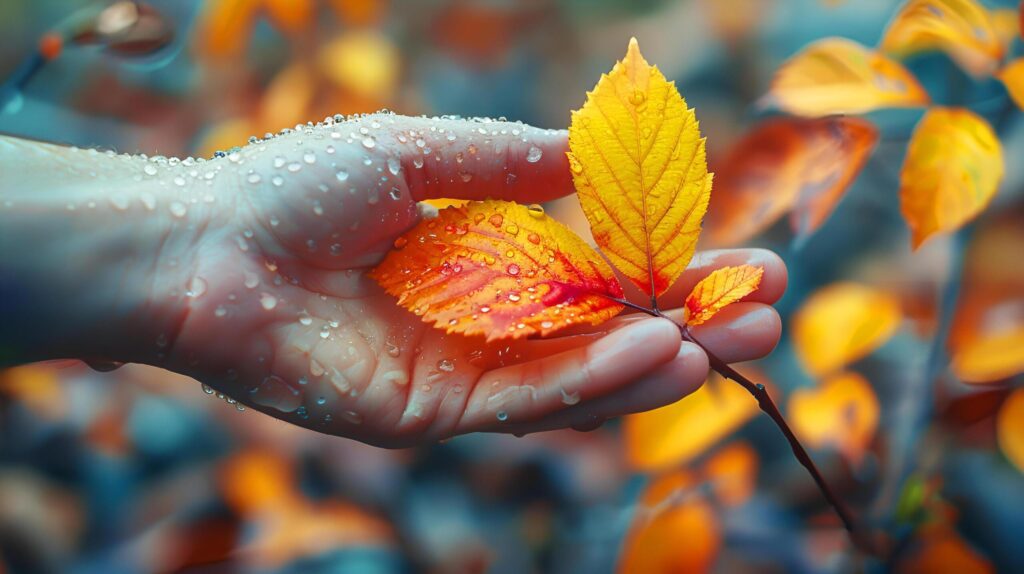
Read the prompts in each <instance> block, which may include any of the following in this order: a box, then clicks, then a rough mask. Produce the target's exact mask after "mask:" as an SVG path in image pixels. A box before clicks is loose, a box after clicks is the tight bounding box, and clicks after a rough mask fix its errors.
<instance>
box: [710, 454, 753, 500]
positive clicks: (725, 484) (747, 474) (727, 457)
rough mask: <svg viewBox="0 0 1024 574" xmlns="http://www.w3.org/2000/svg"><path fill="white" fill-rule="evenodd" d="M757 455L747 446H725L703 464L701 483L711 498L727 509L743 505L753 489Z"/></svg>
mask: <svg viewBox="0 0 1024 574" xmlns="http://www.w3.org/2000/svg"><path fill="white" fill-rule="evenodd" d="M757 468H758V459H757V451H756V450H754V447H752V446H750V443H747V442H734V443H731V444H728V445H726V446H724V447H722V448H721V449H719V451H718V452H716V453H715V454H713V455H712V456H711V458H709V459H708V461H707V462H706V463H704V469H703V471H704V472H703V475H704V479H705V480H707V481H708V482H709V483H710V484H711V489H712V492H714V493H715V498H716V499H717V500H718V501H719V502H721V503H722V504H725V505H727V506H738V505H740V504H743V503H744V502H746V501H747V499H749V498H750V497H751V496H752V495H753V494H754V489H755V488H756V487H757Z"/></svg>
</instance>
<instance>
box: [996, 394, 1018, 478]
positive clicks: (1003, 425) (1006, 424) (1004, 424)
mask: <svg viewBox="0 0 1024 574" xmlns="http://www.w3.org/2000/svg"><path fill="white" fill-rule="evenodd" d="M996 438H997V439H998V441H999V448H1000V449H1002V451H1003V454H1005V455H1006V458H1008V459H1010V462H1012V463H1013V465H1014V466H1016V467H1017V470H1019V471H1021V472H1022V473H1024V389H1017V390H1015V391H1013V392H1012V393H1010V396H1008V397H1006V399H1005V400H1004V401H1003V406H1001V407H1000V408H999V414H998V415H996Z"/></svg>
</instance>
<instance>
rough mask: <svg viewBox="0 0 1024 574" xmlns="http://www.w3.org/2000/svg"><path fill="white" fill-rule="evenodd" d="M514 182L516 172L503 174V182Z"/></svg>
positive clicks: (508, 183)
mask: <svg viewBox="0 0 1024 574" xmlns="http://www.w3.org/2000/svg"><path fill="white" fill-rule="evenodd" d="M515 182H516V174H514V173H510V174H507V175H506V176H505V184H506V185H512V184H513V183H515Z"/></svg>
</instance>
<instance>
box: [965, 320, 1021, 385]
mask: <svg viewBox="0 0 1024 574" xmlns="http://www.w3.org/2000/svg"><path fill="white" fill-rule="evenodd" d="M952 369H953V373H954V374H955V375H956V376H957V378H959V379H960V380H961V381H964V382H967V383H989V382H995V381H1001V380H1003V379H1007V378H1010V377H1012V376H1014V375H1016V374H1017V373H1021V372H1024V325H1018V326H1016V327H1014V328H1012V329H1009V330H1006V331H999V332H996V333H991V334H989V333H986V334H984V335H981V336H978V337H977V338H976V339H974V340H971V341H968V342H966V343H965V344H963V345H961V347H960V349H958V350H957V353H956V355H954V357H953V365H952Z"/></svg>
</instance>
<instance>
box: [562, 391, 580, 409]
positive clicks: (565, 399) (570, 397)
mask: <svg viewBox="0 0 1024 574" xmlns="http://www.w3.org/2000/svg"><path fill="white" fill-rule="evenodd" d="M559 392H560V393H561V394H562V403H563V404H566V405H570V406H571V405H575V404H577V403H579V402H580V393H579V391H573V392H571V393H569V392H566V390H565V389H559Z"/></svg>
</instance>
